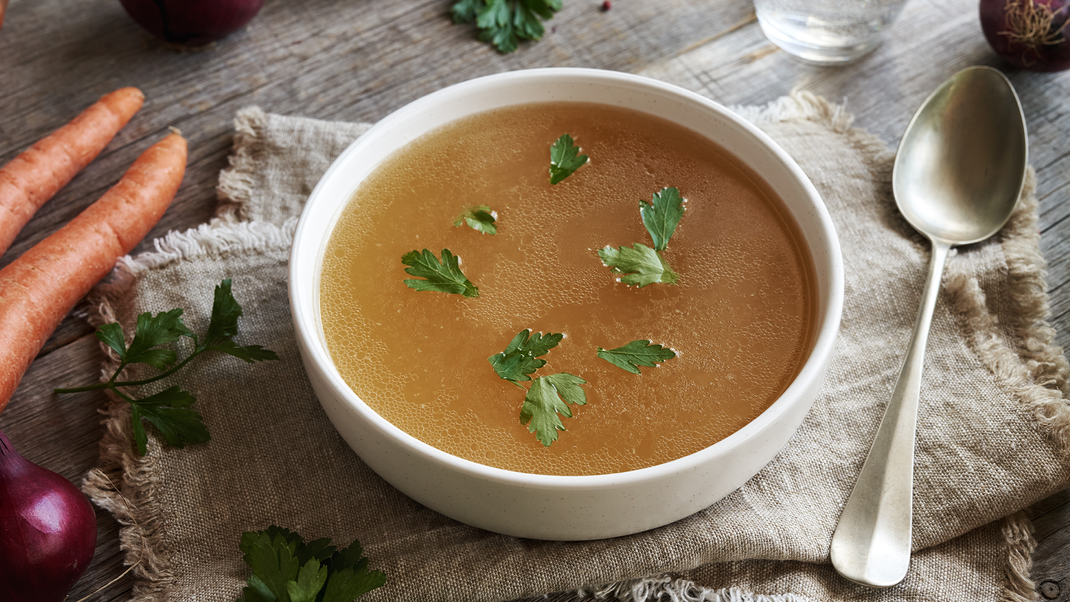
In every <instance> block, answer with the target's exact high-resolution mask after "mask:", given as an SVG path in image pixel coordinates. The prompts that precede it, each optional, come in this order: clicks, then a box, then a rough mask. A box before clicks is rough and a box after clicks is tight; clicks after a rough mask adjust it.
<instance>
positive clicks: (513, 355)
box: [487, 330, 564, 388]
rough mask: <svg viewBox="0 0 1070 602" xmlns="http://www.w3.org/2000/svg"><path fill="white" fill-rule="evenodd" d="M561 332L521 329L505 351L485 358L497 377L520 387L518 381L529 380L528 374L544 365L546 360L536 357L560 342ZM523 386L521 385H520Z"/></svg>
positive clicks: (544, 353)
mask: <svg viewBox="0 0 1070 602" xmlns="http://www.w3.org/2000/svg"><path fill="white" fill-rule="evenodd" d="M563 336H564V335H562V334H555V333H549V334H545V335H544V334H542V333H541V332H536V333H535V334H531V331H530V330H521V331H520V332H519V333H517V335H516V336H515V337H513V340H512V341H510V342H509V345H508V346H507V347H506V348H505V351H503V352H501V353H495V354H494V355H492V356H490V357H488V358H487V361H488V362H490V365H491V366H493V367H494V371H495V372H497V373H498V377H499V378H502V379H504V380H508V381H511V382H512V383H513V384H514V385H516V386H518V387H520V384H519V382H518V381H522V380H531V376H530V374H532V373H533V372H535V371H536V370H538V369H539V368H542V367H543V366H544V365H546V360H540V359H536V358H538V357H539V356H541V355H546V354H547V353H548V352H549V351H550V350H551V349H553V348H554V347H556V346H557V344H558V343H560V342H561V338H562V337H563ZM521 388H523V387H521Z"/></svg>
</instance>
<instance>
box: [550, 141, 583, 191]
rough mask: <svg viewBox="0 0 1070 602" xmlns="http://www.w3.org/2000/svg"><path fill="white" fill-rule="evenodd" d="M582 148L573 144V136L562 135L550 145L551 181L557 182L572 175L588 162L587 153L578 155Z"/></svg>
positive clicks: (552, 182)
mask: <svg viewBox="0 0 1070 602" xmlns="http://www.w3.org/2000/svg"><path fill="white" fill-rule="evenodd" d="M579 152H580V148H579V147H578V146H576V145H575V144H573V142H572V136H569V135H568V134H561V137H560V138H558V139H557V141H556V142H554V143H553V145H552V146H551V147H550V183H551V184H557V183H558V182H560V181H561V180H564V179H565V178H567V177H569V176H571V175H572V174H573V172H575V171H576V170H577V169H579V168H581V167H583V166H584V165H585V164H586V163H587V155H580V156H578V157H577V156H576V155H577V154H578V153H579Z"/></svg>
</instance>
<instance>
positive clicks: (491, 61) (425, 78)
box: [0, 0, 1070, 600]
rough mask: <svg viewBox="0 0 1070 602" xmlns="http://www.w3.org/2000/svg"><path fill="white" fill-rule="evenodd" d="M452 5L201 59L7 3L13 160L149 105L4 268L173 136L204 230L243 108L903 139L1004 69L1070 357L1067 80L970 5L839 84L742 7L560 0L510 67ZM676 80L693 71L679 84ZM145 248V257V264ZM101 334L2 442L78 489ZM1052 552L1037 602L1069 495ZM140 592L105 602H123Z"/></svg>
mask: <svg viewBox="0 0 1070 602" xmlns="http://www.w3.org/2000/svg"><path fill="white" fill-rule="evenodd" d="M451 4H452V2H451V0H405V1H393V2H381V1H378V2H377V1H373V0H266V2H265V6H264V8H263V10H262V12H261V13H260V15H259V16H258V17H257V18H256V19H255V20H254V21H253V22H252V23H251V24H250V25H249V26H248V27H247V28H246V29H245V30H243V31H241V32H238V33H236V34H234V35H232V36H230V37H228V38H226V39H225V40H223V41H221V42H219V43H217V44H216V45H215V46H214V47H212V48H209V49H206V50H202V51H199V52H176V51H175V50H173V49H171V48H168V47H166V46H164V45H162V44H160V43H158V42H157V41H155V40H154V39H152V38H150V37H149V36H148V35H147V34H145V33H143V32H142V31H141V30H140V29H139V28H138V27H137V26H136V25H135V24H134V23H133V22H132V21H131V20H130V19H129V18H127V16H126V14H125V12H124V11H123V9H122V7H121V6H120V4H119V2H118V1H117V0H79V1H78V2H70V1H69V0H12V1H11V5H10V7H9V9H8V14H7V19H6V22H5V23H4V25H3V29H2V31H0V163H5V162H7V161H9V160H10V159H12V158H13V157H14V156H15V155H16V154H18V153H19V152H20V151H21V150H23V149H25V148H26V147H28V146H30V145H31V144H32V143H33V142H34V141H36V140H37V139H39V138H41V137H42V136H44V135H46V134H47V133H49V132H50V131H52V130H53V129H55V128H57V127H59V126H60V125H62V124H63V123H65V122H66V121H67V120H68V119H70V118H71V117H72V116H74V115H75V114H77V113H78V112H79V111H81V110H82V109H83V108H84V107H85V106H87V105H88V104H90V103H91V102H92V101H93V100H95V99H96V98H98V97H99V96H101V95H102V94H104V93H106V92H108V91H111V90H113V89H115V88H118V87H121V86H128V85H134V86H138V87H140V88H141V89H142V90H144V91H145V93H146V95H147V98H148V100H147V102H146V104H145V107H144V108H143V109H142V111H141V112H140V113H139V114H138V115H137V116H136V117H135V118H134V120H133V121H132V122H131V123H130V125H129V126H127V128H126V129H125V130H123V131H122V132H121V133H120V134H119V136H118V137H117V138H116V139H115V141H113V143H112V144H111V145H110V146H109V147H108V148H107V149H106V150H105V152H104V153H103V154H102V155H101V156H100V157H99V158H98V159H97V160H96V161H95V162H94V163H93V164H92V165H91V166H90V167H89V168H88V169H87V170H86V171H85V172H84V173H82V174H81V175H80V176H78V177H77V178H76V179H75V180H74V181H73V182H72V183H71V184H70V185H69V186H68V187H67V188H66V189H65V190H64V191H62V192H61V193H60V194H59V196H58V197H57V198H55V199H54V200H52V201H51V202H50V203H48V204H47V205H45V207H44V208H43V209H42V210H41V211H40V212H39V213H38V214H37V216H36V217H35V218H34V219H33V221H31V222H30V224H29V226H28V227H27V229H26V230H25V231H24V232H23V233H22V235H21V236H20V237H19V239H18V240H17V241H16V243H15V244H14V246H13V247H12V248H11V249H10V250H9V251H8V252H7V253H6V254H5V255H3V256H2V257H0V266H2V265H6V264H7V263H9V262H10V261H11V260H12V259H13V258H15V257H17V256H18V255H19V254H21V253H22V252H23V251H25V250H26V249H28V248H30V247H31V246H32V245H33V244H34V243H36V242H37V241H39V240H41V239H42V238H43V237H45V236H47V235H48V234H49V233H51V232H53V231H54V230H56V229H57V228H58V227H59V226H60V225H61V224H63V223H65V222H66V221H67V220H69V219H70V218H72V217H73V216H74V215H76V214H77V213H78V212H79V211H80V210H81V209H82V208H84V207H85V206H86V205H88V204H89V203H91V202H92V201H93V200H94V199H96V198H97V197H98V196H99V195H100V194H101V193H102V192H103V191H104V190H106V189H107V188H108V187H109V186H110V185H111V184H113V183H114V182H115V180H116V179H117V178H118V177H119V175H120V174H121V173H122V171H123V170H124V169H125V167H126V166H128V165H129V164H130V163H131V162H132V161H133V160H134V158H135V157H136V156H137V155H138V154H139V153H140V152H141V151H142V150H144V149H145V148H146V147H147V146H148V145H149V144H150V143H151V142H152V141H155V140H157V139H159V138H160V137H162V135H163V134H164V133H165V131H166V129H167V128H168V127H171V126H173V127H177V128H179V129H181V130H182V132H183V133H184V134H185V135H186V136H187V137H188V138H189V141H190V163H189V171H188V173H187V176H186V179H185V181H184V184H183V187H182V189H181V191H180V192H179V195H178V198H177V200H176V202H175V204H174V206H173V207H172V208H171V210H170V211H169V212H168V213H167V215H165V216H164V218H163V221H162V222H161V223H160V225H159V226H158V227H157V228H156V229H155V230H154V231H153V234H151V235H150V238H151V237H153V236H158V235H161V234H163V233H165V232H167V231H168V230H172V229H184V228H187V227H190V226H194V225H196V224H198V223H200V222H202V221H204V220H205V219H207V218H208V217H209V216H210V215H211V214H212V210H213V207H214V205H215V184H216V178H217V175H218V173H219V170H220V169H222V168H223V167H224V166H225V165H226V157H227V154H228V152H229V149H230V145H231V131H232V127H231V121H232V118H233V116H234V114H235V112H236V111H237V110H238V109H240V108H242V107H245V106H247V105H252V104H256V105H260V106H261V107H263V108H264V109H266V110H268V111H271V112H276V113H283V114H293V115H306V116H310V117H317V118H324V119H339V120H350V121H357V120H360V121H374V120H376V119H379V118H381V117H383V116H384V115H386V114H387V113H389V112H390V111H392V110H394V109H396V108H398V107H400V106H402V105H403V104H405V103H407V102H409V101H411V100H413V99H415V98H418V97H419V96H421V95H423V94H426V93H428V92H431V91H434V90H437V89H439V88H441V87H443V86H446V85H449V84H452V83H456V82H459V81H463V80H466V79H469V78H472V77H475V76H479V75H485V74H490V73H496V72H500V71H506V70H513V69H522V68H531V67H547V66H580V67H597V68H603V69H612V70H619V71H629V72H646V73H649V74H653V75H657V74H659V73H665V72H666V69H667V67H666V66H665V63H666V61H669V60H670V59H675V60H674V62H673V65H674V67H673V68H674V71H673V76H674V78H675V79H677V80H678V81H684V82H685V85H687V86H688V87H691V88H693V89H695V90H699V91H701V92H703V93H705V94H707V95H708V96H710V97H711V98H713V99H714V100H717V101H719V102H721V103H724V104H755V103H764V102H767V101H769V100H772V99H774V98H776V97H778V96H781V95H783V94H785V93H787V92H789V91H790V90H791V89H793V88H795V87H802V88H804V89H808V90H811V91H814V92H816V93H818V94H821V95H823V96H825V97H826V98H828V99H830V100H832V101H834V102H840V103H845V104H846V106H847V110H848V111H849V112H851V113H853V114H854V115H855V116H856V121H855V123H856V125H858V126H861V127H864V128H866V129H868V130H870V131H871V132H873V133H875V134H877V135H878V136H880V137H881V138H882V139H884V140H885V141H886V142H888V143H889V144H891V145H894V144H896V143H897V142H898V139H899V136H900V134H901V133H902V131H903V128H904V127H905V125H906V123H907V121H908V120H909V118H910V115H911V114H912V113H913V111H914V109H915V108H916V107H917V106H918V105H919V104H920V102H921V101H922V100H923V99H924V98H925V96H926V95H927V94H928V93H929V91H931V90H932V89H933V88H934V87H935V86H936V85H937V84H939V83H940V82H941V81H943V80H944V79H945V78H946V77H947V76H949V75H950V74H952V73H953V72H955V71H957V70H959V69H961V68H963V67H966V66H969V65H974V64H987V65H992V66H996V67H1000V68H1002V69H1004V71H1005V72H1007V74H1008V76H1009V77H1010V78H1011V80H1012V81H1013V83H1014V85H1015V86H1016V87H1017V89H1018V92H1019V94H1020V96H1021V98H1022V101H1023V104H1024V107H1025V112H1026V118H1027V120H1028V122H1029V130H1030V141H1029V142H1030V162H1031V164H1032V165H1033V166H1035V168H1036V170H1037V176H1038V181H1039V189H1038V194H1039V197H1040V199H1041V208H1040V221H1041V230H1042V233H1043V237H1042V250H1043V252H1044V254H1045V256H1046V258H1047V260H1048V262H1049V282H1050V288H1051V295H1052V309H1053V317H1052V323H1053V324H1054V326H1055V327H1056V329H1057V331H1058V335H1057V342H1058V343H1059V344H1060V345H1062V346H1064V347H1066V346H1067V344H1068V343H1070V284H1068V281H1070V262H1067V261H1066V256H1067V255H1070V219H1067V217H1068V216H1070V203H1068V202H1067V197H1068V194H1070V183H1068V182H1070V143H1068V142H1067V138H1063V136H1065V135H1067V134H1068V133H1070V103H1067V102H1066V99H1067V97H1068V92H1070V72H1066V73H1062V74H1034V73H1026V72H1016V71H1013V70H1010V69H1009V67H1007V66H1006V65H1005V64H1003V63H1001V62H1000V61H999V59H998V58H997V57H996V56H995V55H994V54H993V53H992V52H991V51H990V50H989V48H988V46H987V44H986V43H985V41H984V38H983V36H982V34H981V30H980V25H979V23H978V19H977V5H976V1H975V0H970V1H967V0H943V1H939V0H911V1H910V2H909V3H908V5H907V7H906V9H905V10H904V12H903V14H902V16H901V17H900V19H899V21H898V22H897V24H896V25H895V27H894V28H893V29H892V31H891V32H890V35H889V36H888V38H887V40H886V42H885V43H884V45H882V47H881V48H880V49H878V51H877V52H876V53H875V54H873V55H871V56H869V57H867V58H866V59H864V60H862V61H860V62H858V63H856V64H853V65H849V66H846V67H840V68H835V69H832V68H818V67H814V66H810V65H807V64H804V63H801V62H799V61H797V60H794V59H793V58H791V57H789V56H787V55H786V54H785V53H783V52H781V51H779V50H778V49H777V48H775V47H774V46H772V45H771V44H770V43H769V42H767V41H766V40H765V38H764V37H763V36H762V34H761V31H760V29H759V27H758V25H757V23H756V22H755V19H754V15H753V12H752V8H751V4H750V1H749V0H615V1H614V3H613V6H612V9H611V10H609V11H602V10H600V5H601V1H600V0H566V2H565V5H566V6H565V9H564V10H563V11H562V12H560V13H559V14H558V15H557V16H556V17H555V18H554V19H553V20H552V21H551V22H550V23H549V27H548V31H547V35H546V37H545V38H544V39H543V40H542V41H540V42H538V43H535V44H527V45H524V46H522V47H521V49H520V50H519V51H518V52H516V53H514V54H511V55H508V56H502V55H499V54H497V53H496V52H494V51H493V50H492V49H490V48H488V47H487V46H485V45H483V44H481V43H479V42H478V41H476V40H475V33H474V30H473V29H472V28H471V27H470V26H460V25H453V24H452V23H451V21H450V19H449V16H448V12H449V8H450V5H451ZM680 65H683V68H682V69H683V70H682V71H681V67H680ZM144 248H147V246H146V245H145V244H143V245H142V249H144ZM100 359H101V356H100V351H99V349H98V346H97V344H96V341H95V339H94V338H93V337H92V335H91V332H90V328H89V327H88V326H86V324H85V323H84V322H83V321H82V320H80V319H78V318H77V316H72V317H70V318H68V319H67V320H66V321H65V322H64V324H63V326H62V327H61V328H60V329H59V331H58V332H57V333H56V334H55V335H54V336H53V338H52V339H51V340H50V341H49V343H48V344H47V346H46V348H45V349H44V350H43V351H42V353H41V355H40V356H39V357H38V359H37V361H36V362H35V363H34V364H33V366H32V367H31V368H30V370H29V372H28V374H27V375H26V376H25V378H24V379H23V382H22V384H21V386H20V387H19V390H18V391H17V392H16V394H15V396H14V398H13V399H12V401H11V403H10V405H9V407H8V409H7V410H6V411H5V413H4V414H3V415H0V430H3V431H4V432H5V433H6V434H7V435H8V436H9V437H10V439H11V440H12V442H13V443H14V445H15V446H16V447H17V448H18V449H19V450H20V451H21V452H22V453H23V454H24V455H25V456H26V457H27V458H29V459H30V460H32V461H34V462H37V463H39V464H41V465H43V466H46V467H48V468H50V469H52V470H55V471H57V472H59V473H60V474H62V475H64V476H66V477H67V478H69V479H71V480H74V481H79V480H80V478H81V475H82V474H83V473H84V472H85V471H86V470H87V469H88V468H90V467H92V466H93V465H94V464H95V462H96V460H97V455H98V449H97V445H98V442H99V440H100V438H101V427H100V425H99V415H98V413H97V412H98V410H99V409H100V408H101V407H103V405H104V400H103V399H102V397H101V396H100V395H94V394H79V395H70V396H65V397H62V398H57V397H56V396H54V395H52V394H51V390H52V388H53V387H56V386H64V385H74V384H82V383H88V382H91V381H93V380H94V379H95V378H97V376H98V368H97V365H98V363H99V361H100ZM1029 513H1030V516H1032V517H1033V518H1034V520H1035V523H1036V526H1037V537H1038V540H1039V546H1038V549H1037V553H1036V563H1035V566H1034V570H1033V574H1034V578H1035V579H1036V581H1037V583H1038V591H1039V593H1040V594H1041V596H1042V599H1049V600H1050V599H1054V600H1070V580H1068V581H1066V582H1065V583H1064V582H1063V579H1064V578H1065V577H1066V576H1067V575H1070V547H1068V546H1070V539H1068V537H1070V491H1067V492H1062V493H1059V494H1057V495H1055V496H1053V497H1051V498H1049V499H1048V500H1045V501H1044V502H1042V503H1040V504H1038V505H1037V506H1035V507H1033V508H1032V509H1030V511H1029ZM97 516H98V525H99V527H100V535H99V538H98V548H97V553H96V557H95V559H94V561H93V564H92V565H91V567H90V569H89V572H88V573H87V574H86V576H85V577H84V578H83V579H82V580H81V581H80V582H79V584H78V585H77V586H76V588H75V590H74V591H73V592H72V593H71V598H70V599H71V600H78V599H79V598H82V597H83V596H86V595H89V594H90V593H91V592H93V591H94V590H96V589H97V588H98V587H100V586H102V585H104V584H105V583H107V582H108V581H110V580H111V579H113V578H115V577H117V576H119V575H120V573H122V571H123V568H124V567H123V565H122V557H121V554H120V550H119V545H118V536H117V533H118V529H117V525H116V524H115V522H114V521H113V520H112V519H111V518H110V515H107V514H106V513H104V512H98V513H97ZM130 590H131V581H130V578H129V576H126V577H122V578H120V579H119V580H118V582H117V583H115V584H114V585H111V586H110V587H108V588H107V589H105V590H104V591H103V592H101V593H99V594H97V595H95V596H94V597H93V599H94V600H127V599H129V596H130Z"/></svg>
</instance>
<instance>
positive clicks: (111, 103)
mask: <svg viewBox="0 0 1070 602" xmlns="http://www.w3.org/2000/svg"><path fill="white" fill-rule="evenodd" d="M3 2H4V0H0V5H2V4H3ZM2 16H3V9H2V6H0V17H2ZM144 101H145V95H144V94H142V93H141V90H138V89H137V88H122V89H120V90H116V91H114V92H112V93H110V94H105V95H104V96H102V97H101V98H100V100H98V101H97V102H96V103H95V104H93V106H91V107H89V108H88V109H86V110H85V111H82V114H81V115H79V116H77V117H75V118H74V119H73V120H71V122H70V123H68V124H67V125H65V126H63V127H61V128H59V129H58V130H56V131H55V132H52V133H51V134H49V135H48V136H47V137H45V138H42V139H41V140H39V141H37V143H36V144H34V145H33V146H31V147H30V148H29V149H27V150H26V151H25V152H23V153H22V154H21V155H19V156H17V157H15V158H14V159H13V160H12V161H11V163H8V164H7V165H5V166H3V167H0V254H2V253H3V252H4V251H6V250H7V248H8V247H9V246H11V242H12V241H14V240H15V237H16V236H18V233H19V230H22V227H23V226H25V225H26V222H28V221H30V218H31V217H33V214H34V213H36V212H37V210H38V209H40V208H41V205H44V204H45V201H47V200H48V199H50V198H52V197H53V196H55V194H56V193H57V192H59V189H60V188H63V187H64V186H66V185H67V182H70V181H71V179H72V178H74V176H75V175H76V174H77V173H78V172H80V171H82V169H84V168H85V166H86V165H89V162H90V161H92V160H93V159H95V158H96V156H97V155H99V154H100V151H102V150H104V147H105V146H107V145H108V143H109V142H111V139H112V138H114V137H115V134H117V133H118V132H119V130H121V129H122V127H123V126H124V125H126V123H127V122H128V121H130V118H131V117H133V116H134V113H137V111H138V109H140V108H141V103H142V102H144Z"/></svg>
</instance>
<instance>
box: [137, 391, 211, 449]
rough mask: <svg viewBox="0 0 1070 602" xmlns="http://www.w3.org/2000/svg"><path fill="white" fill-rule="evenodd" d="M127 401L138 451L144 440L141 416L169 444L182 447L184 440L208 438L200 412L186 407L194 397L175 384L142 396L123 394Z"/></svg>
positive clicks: (143, 445) (193, 400)
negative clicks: (126, 395) (132, 417)
mask: <svg viewBox="0 0 1070 602" xmlns="http://www.w3.org/2000/svg"><path fill="white" fill-rule="evenodd" d="M127 401H129V402H130V405H132V406H133V414H134V419H133V420H134V440H135V441H136V442H137V449H138V452H139V453H141V454H144V453H145V450H146V445H147V443H148V440H147V437H146V435H145V428H144V426H143V425H142V423H141V418H144V419H146V420H148V421H149V422H151V423H152V425H153V426H155V427H156V429H157V430H159V431H160V434H161V435H163V438H164V440H165V441H167V444H168V445H171V446H173V447H178V448H182V447H185V446H186V444H187V443H204V442H205V441H208V440H210V439H211V436H210V435H209V434H208V427H206V426H205V425H204V418H203V417H201V414H200V412H198V411H197V410H193V409H190V407H189V406H191V405H193V402H195V401H197V400H196V398H195V397H193V395H191V394H190V393H189V391H185V390H183V389H182V388H181V387H179V386H177V385H176V386H173V387H168V388H166V389H164V390H163V391H160V392H159V393H156V394H155V395H150V396H148V397H146V398H144V399H130V398H127Z"/></svg>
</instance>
